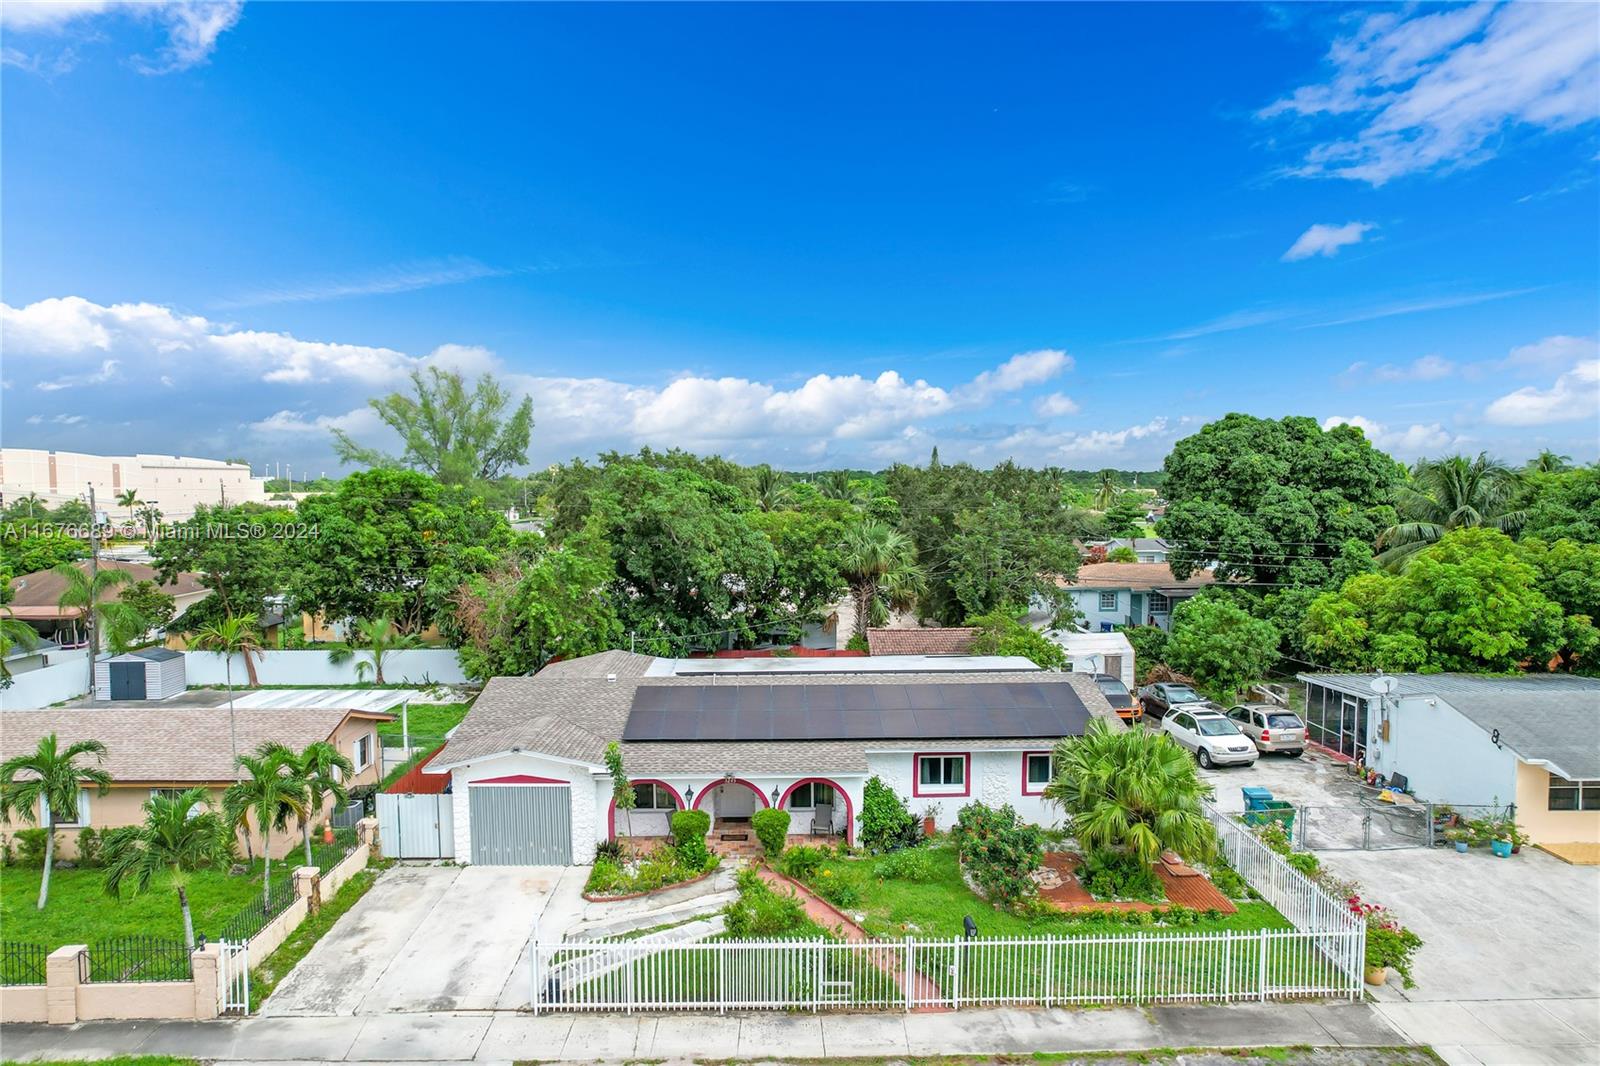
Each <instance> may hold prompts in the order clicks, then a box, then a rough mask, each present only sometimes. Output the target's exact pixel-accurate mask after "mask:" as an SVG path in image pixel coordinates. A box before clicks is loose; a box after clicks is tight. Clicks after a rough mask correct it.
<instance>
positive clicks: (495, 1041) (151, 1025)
mask: <svg viewBox="0 0 1600 1066" xmlns="http://www.w3.org/2000/svg"><path fill="white" fill-rule="evenodd" d="M1404 1043H1406V1040H1405V1038H1404V1037H1403V1036H1402V1035H1401V1034H1400V1033H1399V1032H1398V1031H1397V1030H1396V1029H1394V1028H1393V1027H1392V1026H1391V1025H1390V1024H1389V1022H1388V1021H1386V1020H1385V1019H1384V1018H1383V1016H1382V1015H1381V1014H1380V1013H1378V1011H1376V1010H1374V1009H1373V1008H1372V1007H1371V1006H1369V1005H1367V1004H1364V1003H1339V1004H1308V1003H1249V1004H1236V1005H1233V1006H1203V1007H1152V1008H1148V1009H1142V1008H1124V1007H1119V1008H1115V1009H1104V1010H1067V1009H1050V1010H1032V1009H1030V1010H1020V1009H1002V1010H964V1011H957V1012H952V1013H948V1014H909V1015H908V1014H821V1015H811V1014H743V1015H732V1014H730V1015H726V1016H722V1015H715V1014H712V1015H703V1014H666V1015H618V1014H545V1015H540V1016H539V1017H534V1016H533V1015H531V1014H518V1013H508V1012H483V1013H449V1014H443V1013H418V1014H384V1015H370V1016H366V1017H351V1016H348V1015H346V1016H339V1017H276V1018H260V1017H257V1018H250V1019H247V1020H244V1021H237V1022H232V1021H219V1022H85V1023H81V1024H79V1025H75V1026H60V1027H57V1026H46V1025H8V1026H4V1027H3V1028H0V1054H3V1055H4V1056H5V1058H7V1059H19V1060H24V1061H27V1060H33V1059H58V1058H74V1059H81V1058H98V1057H109V1056H112V1055H135V1054H138V1055H156V1054H162V1055H178V1056H187V1057H192V1058H197V1059H206V1060H220V1061H225V1062H275V1063H282V1062H286V1061H342V1062H397V1061H399V1062H429V1061H432V1062H446V1061H448V1062H479V1063H489V1062H510V1061H512V1060H515V1059H540V1060H545V1061H553V1060H564V1061H573V1062H595V1061H607V1062H621V1061H625V1060H631V1059H676V1060H694V1059H731V1058H745V1059H773V1058H786V1059H792V1058H859V1057H868V1056H871V1057H906V1056H922V1055H945V1054H950V1055H957V1054H979V1055H981V1054H1027V1053H1030V1052H1034V1051H1043V1052H1066V1051H1131V1050H1143V1049H1147V1048H1161V1047H1265V1046H1283V1045H1291V1044H1305V1045H1312V1046H1319V1047H1378V1046H1394V1045H1399V1044H1404Z"/></svg>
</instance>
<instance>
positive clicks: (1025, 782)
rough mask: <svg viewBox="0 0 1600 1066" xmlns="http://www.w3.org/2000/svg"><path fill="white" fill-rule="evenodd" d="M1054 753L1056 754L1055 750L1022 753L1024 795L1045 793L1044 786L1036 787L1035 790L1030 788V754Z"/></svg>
mask: <svg viewBox="0 0 1600 1066" xmlns="http://www.w3.org/2000/svg"><path fill="white" fill-rule="evenodd" d="M1054 754H1055V752H1053V751H1025V752H1023V753H1022V794H1023V795H1024V796H1042V795H1044V787H1043V786H1040V787H1039V788H1038V789H1035V790H1030V789H1029V788H1028V759H1029V757H1030V756H1034V755H1054Z"/></svg>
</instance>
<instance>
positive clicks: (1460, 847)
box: [1444, 826, 1472, 855]
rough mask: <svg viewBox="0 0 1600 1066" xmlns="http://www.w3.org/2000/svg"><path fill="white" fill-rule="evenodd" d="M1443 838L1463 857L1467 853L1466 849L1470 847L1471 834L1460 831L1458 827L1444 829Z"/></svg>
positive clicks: (1466, 831) (1464, 830)
mask: <svg viewBox="0 0 1600 1066" xmlns="http://www.w3.org/2000/svg"><path fill="white" fill-rule="evenodd" d="M1444 838H1445V839H1446V840H1448V841H1450V843H1452V844H1454V845H1455V846H1456V850H1457V851H1459V852H1461V854H1463V855H1465V854H1466V853H1467V848H1468V847H1470V846H1471V844H1470V841H1471V840H1472V833H1471V832H1470V831H1469V830H1466V829H1462V828H1460V827H1459V826H1458V827H1456V828H1452V829H1446V830H1445V831H1444Z"/></svg>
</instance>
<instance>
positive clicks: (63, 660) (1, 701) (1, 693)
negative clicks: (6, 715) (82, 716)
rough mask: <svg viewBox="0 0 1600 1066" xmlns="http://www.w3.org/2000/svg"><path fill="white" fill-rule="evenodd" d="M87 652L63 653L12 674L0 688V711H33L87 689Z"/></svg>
mask: <svg viewBox="0 0 1600 1066" xmlns="http://www.w3.org/2000/svg"><path fill="white" fill-rule="evenodd" d="M88 654H89V653H88V652H87V651H76V652H66V653H64V654H62V655H59V656H56V660H57V661H56V662H53V663H51V664H50V665H49V666H42V667H40V668H39V669H37V670H29V671H28V672H27V673H22V674H13V675H12V685H11V687H10V688H8V689H4V690H0V711H33V710H39V709H41V708H44V707H49V706H50V705H51V704H53V703H60V702H61V701H62V700H70V699H75V698H76V697H79V696H84V695H87V694H88V692H89V668H88V667H87V666H85V665H84V658H85V657H86V656H87V655H88Z"/></svg>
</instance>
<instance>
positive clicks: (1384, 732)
mask: <svg viewBox="0 0 1600 1066" xmlns="http://www.w3.org/2000/svg"><path fill="white" fill-rule="evenodd" d="M1377 676H1378V675H1376V674H1300V675H1299V679H1300V680H1301V681H1303V682H1305V685H1306V728H1307V731H1308V733H1309V735H1310V739H1311V740H1312V741H1313V742H1315V743H1317V744H1321V745H1322V746H1324V747H1326V748H1329V749H1332V750H1334V751H1336V752H1338V753H1340V754H1342V755H1345V756H1348V757H1349V758H1351V759H1354V760H1356V761H1358V762H1361V763H1363V764H1365V765H1366V766H1368V767H1370V768H1372V769H1375V770H1377V771H1379V772H1380V773H1382V774H1383V775H1384V777H1385V778H1388V777H1389V775H1391V774H1396V773H1398V774H1401V775H1403V776H1404V777H1405V778H1406V783H1407V786H1408V787H1409V788H1410V789H1411V790H1412V791H1414V792H1415V793H1416V794H1417V795H1418V796H1419V797H1421V798H1422V799H1425V800H1430V801H1433V802H1435V803H1449V804H1455V805H1459V806H1467V805H1478V804H1502V805H1503V804H1508V803H1515V804H1516V820H1517V823H1518V824H1520V825H1522V826H1524V827H1526V828H1527V830H1528V833H1529V835H1530V836H1531V837H1532V839H1533V840H1534V841H1535V842H1537V843H1546V844H1559V843H1586V844H1596V843H1600V743H1597V742H1596V737H1600V679H1597V678H1588V677H1574V676H1572V675H1570V674H1527V675H1522V676H1517V677H1492V676H1487V675H1477V674H1400V675H1398V676H1395V677H1394V678H1393V680H1394V682H1395V686H1396V687H1395V691H1394V693H1393V694H1392V695H1389V696H1386V697H1383V696H1380V695H1379V694H1378V693H1377V692H1376V691H1375V690H1374V689H1373V684H1372V683H1373V681H1374V679H1375V678H1376V677H1377Z"/></svg>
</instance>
